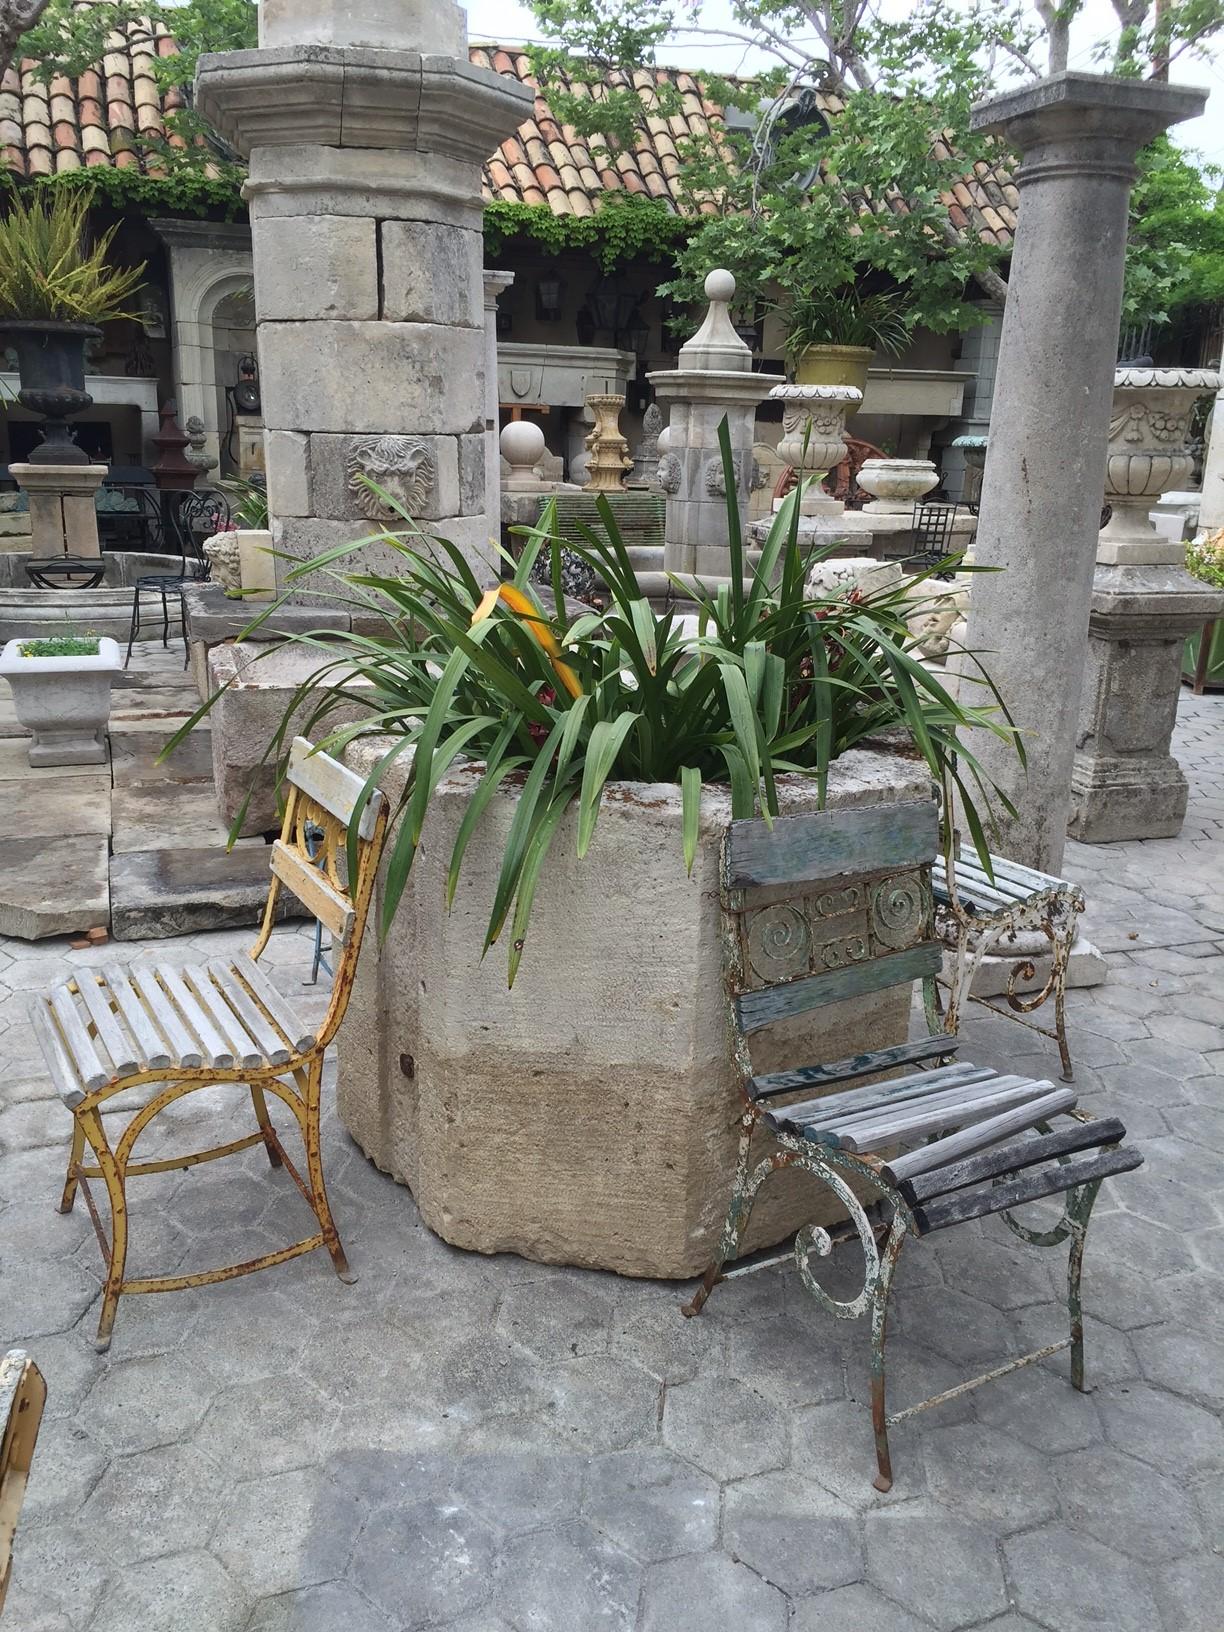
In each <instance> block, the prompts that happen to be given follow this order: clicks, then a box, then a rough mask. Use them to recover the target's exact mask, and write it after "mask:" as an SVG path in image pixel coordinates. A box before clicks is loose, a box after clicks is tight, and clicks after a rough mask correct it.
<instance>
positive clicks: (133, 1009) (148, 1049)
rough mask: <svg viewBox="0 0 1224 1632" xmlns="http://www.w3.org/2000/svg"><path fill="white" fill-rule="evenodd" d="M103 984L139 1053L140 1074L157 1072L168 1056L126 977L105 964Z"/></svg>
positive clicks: (112, 965) (115, 968) (118, 969)
mask: <svg viewBox="0 0 1224 1632" xmlns="http://www.w3.org/2000/svg"><path fill="white" fill-rule="evenodd" d="M102 973H103V975H104V976H105V979H106V984H107V986H108V987H109V988H110V993H111V996H112V997H113V998H114V999H115V1002H116V1003H117V1004H118V1005H119V1012H120V1014H121V1015H122V1016H123V1018H124V1021H125V1022H126V1024H127V1028H128V1030H129V1031H130V1032H131V1034H132V1037H133V1038H134V1040H135V1043H136V1046H137V1048H138V1049H139V1050H140V1055H141V1057H140V1060H139V1062H138V1063H139V1065H140V1069H141V1070H142V1071H160V1070H161V1069H162V1067H163V1066H167V1065H169V1064H170V1054H169V1051H168V1050H167V1048H166V1040H165V1038H163V1037H162V1036H161V1035H160V1033H159V1032H158V1031H156V1030H155V1028H154V1026H153V1022H152V1021H151V1020H150V1019H149V1016H148V1014H147V1012H146V1010H145V1006H144V1004H143V1003H142V1002H141V1001H140V999H139V998H138V997H137V996H136V993H135V992H134V991H133V990H132V986H131V983H130V982H129V980H128V977H127V975H126V974H125V973H124V972H123V970H122V969H120V968H119V967H118V965H117V964H108V965H107V966H106V968H105V969H103V971H102Z"/></svg>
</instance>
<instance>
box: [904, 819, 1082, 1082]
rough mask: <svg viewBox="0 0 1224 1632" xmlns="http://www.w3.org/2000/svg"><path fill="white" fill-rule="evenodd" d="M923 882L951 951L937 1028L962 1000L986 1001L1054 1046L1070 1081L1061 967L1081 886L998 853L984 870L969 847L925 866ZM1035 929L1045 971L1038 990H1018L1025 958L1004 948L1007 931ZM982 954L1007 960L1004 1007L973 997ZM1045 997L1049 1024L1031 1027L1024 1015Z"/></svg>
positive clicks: (1028, 970)
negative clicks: (1045, 954)
mask: <svg viewBox="0 0 1224 1632" xmlns="http://www.w3.org/2000/svg"><path fill="white" fill-rule="evenodd" d="M931 888H932V891H933V893H934V897H935V909H936V911H935V921H936V930H937V933H938V934H939V936H940V938H941V940H942V941H943V942H944V945H945V946H946V947H947V949H948V951H949V952H950V953H951V954H952V970H951V974H950V976H949V978H948V980H947V981H946V986H947V990H948V999H947V1005H946V1011H945V1016H944V1023H945V1027H946V1029H947V1030H948V1031H949V1032H955V1031H957V1030H958V1029H959V1026H960V1017H961V1015H962V1014H963V1012H964V1006H965V1004H966V1003H967V1002H969V1001H971V1000H972V1001H973V1002H980V1003H985V1004H987V1005H988V1006H989V1007H990V1008H991V1009H992V1010H993V1011H994V1012H995V1013H996V1014H1005V1015H1007V1016H1008V1018H1009V1019H1014V1020H1017V1021H1019V1022H1020V1023H1021V1024H1024V1025H1028V1026H1030V1027H1031V1029H1032V1030H1034V1031H1039V1032H1040V1033H1041V1035H1042V1036H1043V1037H1050V1038H1052V1039H1053V1040H1054V1041H1055V1042H1057V1044H1058V1051H1059V1054H1060V1056H1061V1058H1062V1074H1063V1080H1064V1082H1070V1081H1071V1080H1072V1069H1071V1052H1070V1048H1069V1045H1068V1043H1067V1014H1066V996H1067V969H1068V965H1069V963H1070V959H1071V949H1072V947H1073V946H1074V945H1075V937H1076V934H1077V932H1078V922H1079V915H1080V913H1082V912H1083V911H1084V907H1085V901H1084V892H1083V890H1082V889H1081V888H1080V887H1079V885H1078V884H1072V883H1071V882H1070V880H1069V879H1065V878H1059V877H1057V876H1056V875H1055V874H1053V873H1040V872H1037V871H1036V870H1035V869H1034V868H1031V867H1022V866H1021V865H1020V863H1019V862H1015V861H1008V860H1007V859H1006V858H1005V857H1003V856H994V855H992V856H991V858H990V871H989V872H987V870H986V868H985V867H984V866H983V865H982V861H981V859H980V857H979V856H978V854H977V851H976V850H975V849H974V848H973V847H972V846H971V845H966V844H962V845H960V846H958V847H957V848H956V850H955V852H954V854H953V856H952V860H951V865H950V866H949V864H948V859H947V858H946V857H945V856H943V855H940V856H937V857H936V859H935V861H934V863H933V865H932V868H931ZM1022 933H1029V934H1040V935H1044V936H1045V937H1046V939H1047V940H1048V942H1049V948H1050V973H1049V975H1048V977H1047V978H1046V981H1045V983H1044V984H1043V985H1042V987H1041V988H1040V990H1039V991H1037V992H1030V993H1028V994H1025V993H1022V992H1021V991H1019V990H1018V985H1019V983H1020V982H1022V981H1031V980H1032V979H1033V974H1034V968H1035V966H1034V964H1033V961H1032V958H1031V957H1029V956H1024V955H1020V954H1018V953H1016V952H1015V951H1013V950H1011V949H1010V944H1009V943H1010V938H1011V936H1013V935H1014V934H1022ZM987 955H990V956H993V957H1003V958H1007V957H1009V956H1011V957H1012V958H1013V959H1014V967H1013V969H1012V970H1011V973H1010V976H1009V978H1008V983H1007V990H1006V993H1005V994H1004V996H1005V1000H1006V1005H1007V1006H1006V1008H1000V1007H999V1006H998V1005H997V1004H995V1003H993V1002H991V1001H990V999H988V998H981V997H976V996H975V995H974V992H973V982H974V978H975V977H976V975H977V973H978V970H979V968H980V967H981V962H982V959H983V958H984V957H986V956H987ZM1051 999H1053V1002H1054V1029H1053V1030H1049V1029H1048V1028H1046V1027H1045V1026H1039V1025H1037V1024H1036V1022H1035V1021H1031V1020H1027V1019H1025V1018H1024V1017H1025V1016H1027V1015H1030V1014H1032V1013H1033V1011H1034V1010H1035V1009H1039V1008H1041V1006H1042V1005H1043V1004H1044V1003H1046V1002H1048V1001H1050V1000H1051Z"/></svg>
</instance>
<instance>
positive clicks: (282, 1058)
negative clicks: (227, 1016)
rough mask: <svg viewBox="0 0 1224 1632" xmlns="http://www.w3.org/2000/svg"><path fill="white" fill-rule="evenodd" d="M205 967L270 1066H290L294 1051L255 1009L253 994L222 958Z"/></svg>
mask: <svg viewBox="0 0 1224 1632" xmlns="http://www.w3.org/2000/svg"><path fill="white" fill-rule="evenodd" d="M206 967H207V970H208V976H209V979H210V980H211V981H212V983H213V985H214V986H215V987H216V988H217V990H218V991H219V992H220V993H221V995H222V997H223V998H224V999H225V1001H226V1002H227V1003H228V1004H229V1006H230V1008H232V1009H233V1011H234V1013H235V1014H236V1015H237V1016H238V1018H239V1019H240V1020H241V1021H242V1023H243V1025H244V1026H245V1027H246V1029H247V1030H248V1031H249V1032H250V1034H251V1036H252V1038H253V1039H254V1041H255V1043H256V1045H257V1047H258V1048H259V1051H260V1053H261V1054H262V1055H263V1057H264V1059H265V1060H266V1062H267V1063H268V1064H269V1065H288V1063H289V1061H290V1059H292V1057H293V1050H292V1049H290V1048H289V1047H288V1046H287V1045H286V1044H285V1043H284V1042H283V1041H282V1039H281V1037H280V1036H279V1034H278V1033H277V1032H276V1031H275V1029H274V1028H273V1025H272V1022H271V1021H270V1020H269V1019H268V1017H267V1015H265V1014H263V1013H262V1012H261V1011H260V1010H259V1009H258V1008H257V1007H256V1005H255V1003H254V1001H253V999H252V998H251V994H250V993H249V992H248V991H247V989H246V987H245V986H244V985H243V984H242V982H241V981H240V980H239V979H238V977H237V975H235V974H234V972H233V970H232V969H231V968H230V966H229V964H228V963H226V962H225V961H224V960H222V959H221V958H213V959H212V960H211V961H210V962H209V963H208V964H207V965H206Z"/></svg>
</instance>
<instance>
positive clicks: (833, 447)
mask: <svg viewBox="0 0 1224 1632" xmlns="http://www.w3.org/2000/svg"><path fill="white" fill-rule="evenodd" d="M769 400H770V401H771V402H780V403H781V404H782V440H781V441H780V442H779V443H778V452H779V453H780V454H781V455H782V457H783V459H785V460H786V462H787V464H788V465H789V466H790V467H791V469H792V470H793V471H794V473H795V480H796V481H797V482H804V483H806V485H805V487H804V489H803V496H802V498H801V499H800V501H799V514H800V515H801V516H840V515H843V514H844V513H845V509H846V506H845V505H844V503H843V502H842V501H841V500H840V499H835V498H834V497H833V495H832V494H831V493H826V492H825V491H824V489H823V488H822V487H821V485H820V483H821V480H822V479H823V478H824V477H825V476H827V475H828V473H829V471H830V470H832V469H833V467H834V465H837V464H840V463H841V461H842V459H843V458H844V457H845V453H846V415H847V414H848V413H850V412H851V411H852V410H854V409H857V408H859V407H860V406H861V405H862V401H863V393H862V392H861V391H859V390H857V389H856V388H855V387H854V386H852V385H775V386H774V388H773V390H772V391H771V392H770V393H769Z"/></svg>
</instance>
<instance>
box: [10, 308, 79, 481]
mask: <svg viewBox="0 0 1224 1632" xmlns="http://www.w3.org/2000/svg"><path fill="white" fill-rule="evenodd" d="M0 335H2V336H3V338H4V339H5V340H6V341H7V342H8V344H9V345H11V346H12V348H13V350H14V351H15V352H16V353H17V370H18V373H19V375H20V377H21V389H20V391H18V393H17V401H18V402H19V403H20V404H21V406H22V407H23V408H28V409H29V410H30V412H31V413H34V414H42V415H43V416H44V417H43V425H42V434H43V440H42V442H41V443H40V445H39V446H38V447H36V448H35V449H34V451H33V452H32V453H31V454H30V463H31V464H33V465H88V464H90V463H91V460H90V457H89V455H88V454H87V453H86V452H85V450H84V449H83V448H78V447H77V445H76V433H75V432H74V431H73V430H72V429H71V428H70V426H69V425H68V424H67V423H66V421H67V420H68V419H69V417H70V416H71V415H73V414H79V413H81V412H82V411H83V410H84V409H86V408H90V407H92V406H93V398H92V397H91V396H90V394H89V392H88V391H86V389H85V344H86V342H87V341H89V340H100V339H101V338H102V330H101V329H99V328H95V327H94V325H93V324H92V323H53V322H50V321H40V322H34V321H32V320H31V321H29V322H23V321H19V320H18V319H16V318H5V319H3V321H2V322H0Z"/></svg>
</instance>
